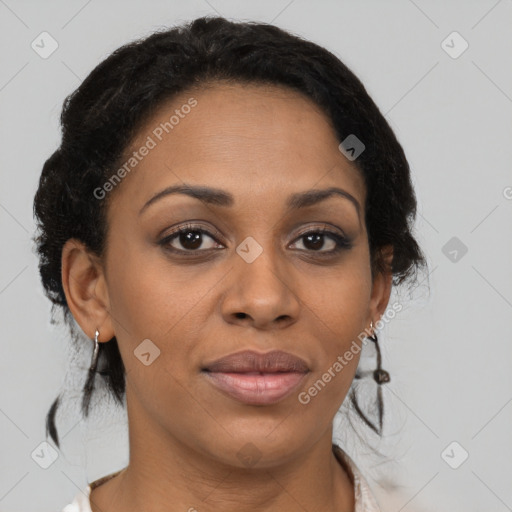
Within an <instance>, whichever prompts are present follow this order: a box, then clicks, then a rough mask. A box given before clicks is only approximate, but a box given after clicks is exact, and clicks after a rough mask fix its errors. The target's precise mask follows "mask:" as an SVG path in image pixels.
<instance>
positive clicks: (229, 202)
mask: <svg viewBox="0 0 512 512" xmlns="http://www.w3.org/2000/svg"><path fill="white" fill-rule="evenodd" d="M171 194H185V195H188V196H190V197H194V198H195V199H200V200H201V201H204V202H205V203H207V204H212V205H215V206H224V207H230V206H233V205H234V203H235V199H234V197H233V195H232V194H230V193H229V192H226V191H224V190H221V189H216V188H211V187H207V186H204V185H189V184H184V185H172V186H170V187H167V188H164V189H163V190H161V191H160V192H158V193H157V194H155V195H154V196H153V197H151V199H149V201H147V202H146V203H145V204H144V206H143V207H142V208H141V209H140V211H139V215H141V214H142V213H143V212H144V211H145V210H146V209H147V208H148V207H149V206H150V205H152V204H154V203H155V202H156V201H158V200H159V199H162V198H163V197H166V196H169V195H171ZM333 196H337V197H343V198H345V199H348V200H349V201H350V202H351V203H352V204H353V205H354V206H355V208H356V210H357V214H358V215H359V216H360V208H361V207H360V205H359V202H358V201H357V199H356V198H355V197H354V196H353V195H352V194H350V193H349V192H347V191H346V190H343V189H341V188H339V187H329V188H326V189H322V190H320V189H314V190H308V191H306V192H297V193H295V194H292V195H290V196H289V197H288V200H287V202H286V205H287V207H288V208H291V209H298V208H306V207H308V206H313V205H315V204H317V203H320V202H321V201H324V200H326V199H328V198H330V197H333Z"/></svg>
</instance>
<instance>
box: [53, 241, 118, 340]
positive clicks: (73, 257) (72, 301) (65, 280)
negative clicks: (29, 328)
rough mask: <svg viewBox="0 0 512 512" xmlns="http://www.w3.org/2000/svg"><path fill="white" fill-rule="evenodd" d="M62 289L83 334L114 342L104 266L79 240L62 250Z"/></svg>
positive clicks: (65, 245) (66, 244) (68, 242)
mask: <svg viewBox="0 0 512 512" xmlns="http://www.w3.org/2000/svg"><path fill="white" fill-rule="evenodd" d="M61 264H62V271H61V278H62V286H63V288H64V293H65V294H66V301H67V304H68V307H69V309H70V311H71V313H72V315H73V317H74V319H75V320H76V321H77V323H78V324H79V325H80V327H81V328H82V330H83V331H84V333H85V334H86V335H87V336H88V337H89V338H91V339H94V334H95V331H96V329H98V331H99V333H100V334H99V336H98V341H109V340H110V339H112V338H113V336H114V335H115V334H114V329H113V326H112V320H111V317H110V302H109V297H108V288H107V285H106V280H105V275H104V271H103V265H102V264H101V261H100V259H99V258H98V256H96V255H95V254H93V253H92V252H91V251H90V250H89V249H87V247H86V246H85V245H84V244H83V243H82V242H80V241H79V240H76V239H69V240H67V241H66V243H65V244H64V247H63V248H62V258H61Z"/></svg>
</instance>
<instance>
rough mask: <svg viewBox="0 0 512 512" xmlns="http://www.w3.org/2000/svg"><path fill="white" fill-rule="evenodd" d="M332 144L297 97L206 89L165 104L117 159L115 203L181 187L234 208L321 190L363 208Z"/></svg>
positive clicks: (252, 89) (241, 88) (350, 171)
mask: <svg viewBox="0 0 512 512" xmlns="http://www.w3.org/2000/svg"><path fill="white" fill-rule="evenodd" d="M338 144H339V141H338V140H337V137H336V134H335V131H334V129H333V127H332V125H331V122H330V120H329V118H328V117H327V116H326V115H325V114H324V113H323V112H322V111H321V109H320V108H319V107H318V106H317V105H316V104H314V103H313V102H312V101H311V100H309V99H308V98H306V97H305V96H303V95H302V94H301V93H299V92H296V91H293V90H291V89H288V88H284V87H276V86H268V85H256V84H244V85H241V84H227V83H216V84H210V85H209V86H207V87H201V88H198V89H191V90H189V91H187V92H184V93H180V94H179V95H178V96H176V97H174V98H173V99H172V100H169V101H167V102H164V103H163V104H162V105H161V106H160V107H159V108H158V109H157V110H156V112H155V113H154V115H152V116H151V117H150V118H149V119H148V120H147V121H146V122H145V123H144V125H143V126H142V127H141V129H140V130H139V132H138V134H137V136H136V137H135V139H134V140H133V141H132V143H131V144H130V147H129V148H128V150H127V151H126V153H125V156H124V162H123V163H124V164H125V168H126V169H129V172H127V173H126V178H124V181H123V183H122V188H123V193H121V194H120V196H121V197H120V198H119V199H120V200H122V201H128V202H130V203H131V204H132V205H135V206H136V207H137V206H138V207H139V208H140V207H142V205H143V204H144V202H145V201H146V200H147V199H148V198H149V197H151V196H152V195H154V194H155V193H156V192H158V191H159V190H160V189H163V188H165V187H168V186H170V185H179V184H181V183H183V182H187V183H192V184H201V185H210V186H213V187H216V188H222V189H225V190H229V191H230V192H231V193H232V194H233V195H234V197H235V206H236V205H237V204H239V205H243V204H247V202H248V201H251V199H253V200H257V199H258V198H259V199H260V201H261V200H263V198H266V199H269V198H279V196H280V195H282V196H286V197H287V196H289V195H290V194H291V193H293V192H303V191H305V190H308V189H313V188H325V187H328V186H341V187H343V188H344V189H346V190H347V191H348V192H349V193H350V194H352V195H354V196H355V197H357V198H358V199H359V200H360V202H361V203H363V202H364V194H365V187H364V180H363V178H362V176H361V174H360V171H359V170H358V169H357V168H356V167H355V165H354V164H353V163H352V162H349V161H348V160H347V159H346V158H345V156H344V155H343V154H342V153H341V152H340V151H339V149H338ZM143 148H149V149H146V150H144V149H143ZM134 152H135V153H137V158H136V157H135V156H134ZM141 153H144V155H142V154H141ZM134 159H136V162H135V161H134ZM129 160H130V161H131V163H132V164H134V165H133V166H130V165H126V163H127V162H128V161H129ZM120 188H121V187H120ZM260 204H261V202H260Z"/></svg>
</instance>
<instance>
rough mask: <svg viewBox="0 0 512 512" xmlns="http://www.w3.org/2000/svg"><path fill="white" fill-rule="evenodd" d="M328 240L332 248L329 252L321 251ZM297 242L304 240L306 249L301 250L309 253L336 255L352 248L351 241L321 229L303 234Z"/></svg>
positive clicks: (303, 243)
mask: <svg viewBox="0 0 512 512" xmlns="http://www.w3.org/2000/svg"><path fill="white" fill-rule="evenodd" d="M326 238H327V239H329V241H330V246H331V248H330V249H328V250H320V249H324V248H325V239H326ZM297 240H302V245H303V246H305V249H301V250H306V251H308V252H321V253H335V252H338V251H339V250H341V249H342V248H347V247H349V246H350V243H349V241H348V240H347V239H346V238H345V237H343V236H342V235H339V234H338V233H334V232H332V231H326V230H321V229H320V230H316V231H308V232H307V233H303V234H302V235H300V236H299V237H298V238H297Z"/></svg>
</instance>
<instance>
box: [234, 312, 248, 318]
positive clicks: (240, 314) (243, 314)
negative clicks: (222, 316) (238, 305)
mask: <svg viewBox="0 0 512 512" xmlns="http://www.w3.org/2000/svg"><path fill="white" fill-rule="evenodd" d="M235 316H236V317H237V318H245V317H246V316H247V315H246V314H245V313H235Z"/></svg>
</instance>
